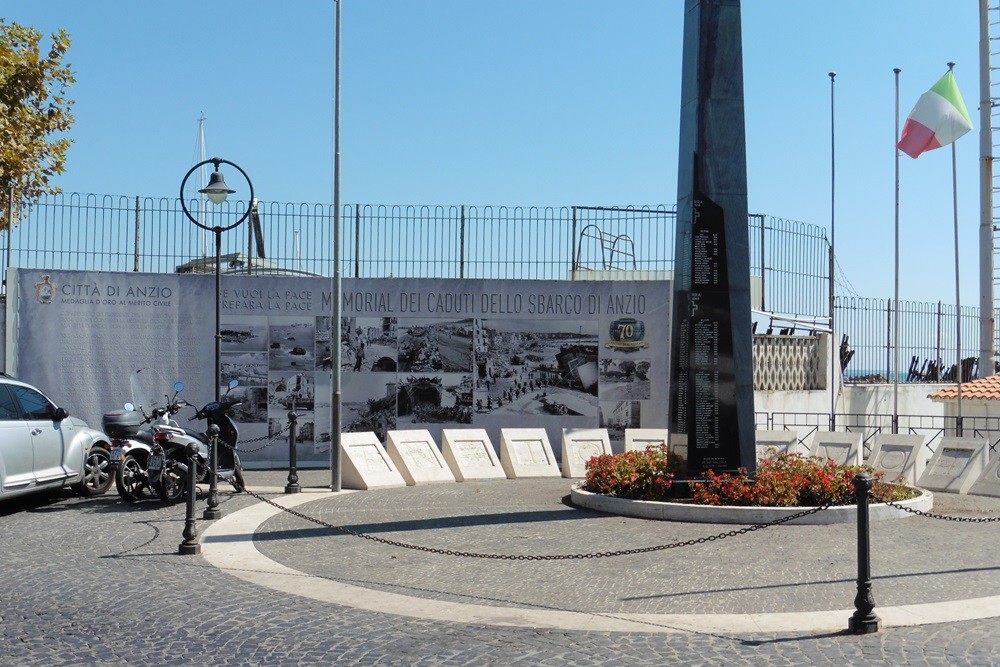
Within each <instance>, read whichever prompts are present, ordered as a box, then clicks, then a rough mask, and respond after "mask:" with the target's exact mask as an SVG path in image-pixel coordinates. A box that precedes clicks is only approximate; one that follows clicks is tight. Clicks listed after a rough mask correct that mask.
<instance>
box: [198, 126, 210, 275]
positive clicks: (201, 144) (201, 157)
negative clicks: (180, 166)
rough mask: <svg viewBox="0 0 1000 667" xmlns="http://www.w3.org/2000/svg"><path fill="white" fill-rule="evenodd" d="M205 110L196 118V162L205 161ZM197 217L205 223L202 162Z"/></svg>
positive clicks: (205, 179) (205, 180)
mask: <svg viewBox="0 0 1000 667" xmlns="http://www.w3.org/2000/svg"><path fill="white" fill-rule="evenodd" d="M205 120H206V118H205V112H202V114H201V116H200V117H199V118H198V162H204V161H205V159H206V158H205ZM198 180H199V183H198V190H199V192H198V219H199V220H201V221H202V224H205V194H204V193H203V192H201V190H204V189H205V186H206V185H207V184H208V165H207V164H203V165H201V168H200V169H199V170H198ZM200 231H201V256H202V258H204V257H208V240H207V238H206V236H207V235H206V233H205V230H204V229H202V230H200Z"/></svg>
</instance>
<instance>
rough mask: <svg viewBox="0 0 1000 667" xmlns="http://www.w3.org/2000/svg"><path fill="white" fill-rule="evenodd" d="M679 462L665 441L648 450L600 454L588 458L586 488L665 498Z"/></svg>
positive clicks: (634, 497)
mask: <svg viewBox="0 0 1000 667" xmlns="http://www.w3.org/2000/svg"><path fill="white" fill-rule="evenodd" d="M678 463H679V460H678V459H677V457H675V456H671V455H670V454H669V453H668V452H667V448H666V447H665V446H663V445H660V446H658V447H650V448H648V449H646V450H645V451H628V452H624V453H622V454H599V455H598V456H594V457H592V458H591V459H590V460H589V461H588V462H587V466H586V469H587V477H586V481H585V482H584V483H583V489H584V490H585V491H590V492H591V493H600V494H603V495H605V496H613V497H615V498H629V499H631V500H666V499H667V498H668V497H669V491H670V487H671V485H672V484H673V481H674V470H675V469H676V468H677V465H678Z"/></svg>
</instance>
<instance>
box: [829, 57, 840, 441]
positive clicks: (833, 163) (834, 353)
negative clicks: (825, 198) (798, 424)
mask: <svg viewBox="0 0 1000 667" xmlns="http://www.w3.org/2000/svg"><path fill="white" fill-rule="evenodd" d="M836 77H837V73H836V72H830V430H831V431H835V430H837V417H836V415H837V378H838V377H840V373H839V371H840V355H839V354H838V351H839V349H840V347H839V346H838V345H837V335H836V331H835V330H834V326H833V307H834V297H835V296H836V291H835V286H834V285H835V281H834V275H835V274H834V272H835V270H836V267H837V256H836V254H835V248H836V243H835V242H836V239H837V232H836V229H837V228H836V224H835V221H836V210H837V206H836V204H837V198H836V187H837V177H836V176H837V159H836V156H837V144H836V141H834V137H835V135H834V114H833V111H834V106H833V100H834V85H833V83H834V79H835V78H836Z"/></svg>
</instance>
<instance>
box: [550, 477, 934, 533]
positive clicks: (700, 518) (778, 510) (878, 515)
mask: <svg viewBox="0 0 1000 667" xmlns="http://www.w3.org/2000/svg"><path fill="white" fill-rule="evenodd" d="M582 485H583V482H577V483H576V484H574V485H573V487H572V489H571V490H570V497H571V498H572V500H573V504H574V505H576V506H578V507H585V508H587V509H591V510H594V511H597V512H604V513H606V514H618V515H621V516H629V517H634V518H637V519H654V520H657V521H681V522H685V523H725V524H743V525H754V524H759V523H771V522H772V521H776V520H777V519H780V518H782V517H786V516H790V515H792V514H798V513H799V512H802V511H805V510H808V509H811V508H809V507H733V506H725V505H724V506H717V505H695V504H692V503H665V502H656V501H651V500H628V499H626V498H612V497H611V496H603V495H600V494H598V493H590V492H589V491H584V490H583V489H582V488H580V487H581V486H582ZM897 504H899V505H901V506H903V507H908V508H910V509H915V510H920V511H921V512H928V511H930V510H931V508H932V507H933V506H934V494H932V493H930V492H929V491H923V490H921V494H920V495H919V496H917V497H916V498H911V499H910V500H903V501H900V502H899V503H897ZM908 516H913V515H912V514H910V513H908V512H906V511H905V510H901V509H896V508H895V507H890V506H888V505H885V504H877V505H869V508H868V517H869V519H870V520H871V521H883V520H886V519H901V518H903V517H908ZM857 520H858V508H857V506H856V505H840V506H837V507H830V508H828V509H826V510H823V511H822V512H817V513H815V514H809V515H806V516H804V517H800V518H798V519H793V520H791V521H789V522H787V523H789V524H798V525H809V526H818V525H829V524H835V523H857Z"/></svg>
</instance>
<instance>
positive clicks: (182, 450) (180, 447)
mask: <svg viewBox="0 0 1000 667" xmlns="http://www.w3.org/2000/svg"><path fill="white" fill-rule="evenodd" d="M178 384H179V385H181V387H182V388H183V384H182V383H178ZM238 385H239V381H238V380H232V381H230V383H229V390H228V391H227V392H226V396H224V397H223V398H222V399H221V400H219V401H212V402H210V403H208V404H206V405H205V406H204V407H203V408H201V409H200V410H197V411H196V412H195V415H194V417H192V418H191V419H190V420H189V421H194V420H196V419H204V420H206V422H207V423H208V425H209V426H211V425H212V424H215V425H216V426H218V427H219V436H218V438H219V440H218V447H217V448H218V453H217V456H218V462H217V463H218V466H217V471H216V472H217V475H218V476H219V477H220V478H222V479H226V480H228V481H229V483H230V484H232V486H233V488H234V489H235V490H236V492H237V493H240V492H242V491H243V490H244V489H246V483H245V481H244V479H243V465H242V464H241V463H240V457H239V453H238V452H237V449H236V445H237V442H238V440H239V432H238V430H237V428H236V423H235V422H234V421H233V419H232V416H231V415H230V411H231V410H232V409H233V408H234V407H236V406H238V405H240V404H242V403H243V401H242V400H237V399H232V398H229V392H230V391H232V390H233V389H235V388H236V387H237V386H238ZM152 430H153V441H154V442H155V443H156V444H158V445H159V446H160V447H161V448H162V451H163V458H162V461H161V460H159V459H157V458H153V459H151V462H150V465H149V468H148V470H147V474H148V477H149V482H150V485H151V486H152V487H153V488H154V489H155V490H156V493H157V495H158V496H159V497H160V500H162V501H164V502H166V503H169V504H173V503H176V502H179V501H180V500H181V499H182V498H184V497H185V494H186V493H187V492H188V472H189V467H188V461H189V459H188V452H187V446H188V444H194V445H195V448H196V451H197V454H196V455H195V457H194V458H195V466H196V467H195V480H196V481H197V482H198V483H202V482H207V481H209V480H210V475H211V474H212V471H211V460H210V458H209V457H210V454H211V450H210V448H209V446H210V440H209V436H208V435H207V434H205V433H203V432H196V431H193V430H191V429H186V428H181V427H180V426H178V425H176V424H167V423H154V424H152Z"/></svg>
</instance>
